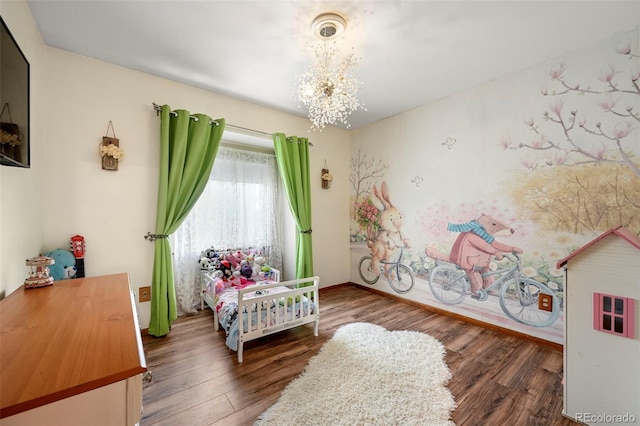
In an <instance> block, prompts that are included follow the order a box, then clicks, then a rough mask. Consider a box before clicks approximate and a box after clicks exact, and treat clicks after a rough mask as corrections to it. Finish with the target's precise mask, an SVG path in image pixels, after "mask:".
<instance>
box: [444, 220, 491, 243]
mask: <svg viewBox="0 0 640 426" xmlns="http://www.w3.org/2000/svg"><path fill="white" fill-rule="evenodd" d="M447 231H451V232H473V233H474V234H476V235H478V236H479V237H481V238H482V239H483V240H485V241H486V242H488V243H489V244H491V243H493V242H494V241H495V238H494V237H493V235H490V234H489V233H488V232H487V231H486V230H485V229H484V226H482V225H480V224H479V223H478V222H477V221H475V220H472V221H471V222H467V223H449V224H448V225H447Z"/></svg>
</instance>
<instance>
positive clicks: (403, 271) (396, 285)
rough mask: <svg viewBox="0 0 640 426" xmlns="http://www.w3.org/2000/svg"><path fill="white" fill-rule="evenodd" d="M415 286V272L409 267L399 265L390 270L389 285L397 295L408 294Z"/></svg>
mask: <svg viewBox="0 0 640 426" xmlns="http://www.w3.org/2000/svg"><path fill="white" fill-rule="evenodd" d="M413 284H414V280H413V271H412V270H411V268H409V267H408V266H407V265H403V264H398V265H396V266H392V267H391V268H390V269H389V285H390V286H391V288H392V289H394V290H395V292H396V293H406V292H408V291H409V290H411V289H412V288H413Z"/></svg>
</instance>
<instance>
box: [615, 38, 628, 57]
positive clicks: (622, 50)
mask: <svg viewBox="0 0 640 426" xmlns="http://www.w3.org/2000/svg"><path fill="white" fill-rule="evenodd" d="M616 52H618V53H619V54H621V55H628V54H629V53H631V43H629V42H628V41H625V42H624V43H620V44H619V45H618V47H616Z"/></svg>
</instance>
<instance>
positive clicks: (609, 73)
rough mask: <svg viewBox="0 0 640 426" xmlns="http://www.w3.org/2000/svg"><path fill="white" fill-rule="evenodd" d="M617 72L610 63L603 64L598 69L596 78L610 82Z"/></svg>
mask: <svg viewBox="0 0 640 426" xmlns="http://www.w3.org/2000/svg"><path fill="white" fill-rule="evenodd" d="M617 73H618V72H617V71H616V70H615V69H614V68H613V67H612V66H611V65H605V66H604V67H602V68H601V69H600V72H599V73H598V75H596V78H597V79H598V80H600V81H604V82H605V83H611V80H613V77H614V76H615V75H616V74H617Z"/></svg>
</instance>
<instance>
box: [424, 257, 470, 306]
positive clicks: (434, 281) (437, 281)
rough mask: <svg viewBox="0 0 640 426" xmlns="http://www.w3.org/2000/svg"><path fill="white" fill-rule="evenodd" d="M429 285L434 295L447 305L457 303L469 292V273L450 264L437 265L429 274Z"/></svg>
mask: <svg viewBox="0 0 640 426" xmlns="http://www.w3.org/2000/svg"><path fill="white" fill-rule="evenodd" d="M429 287H430V288H431V292H432V293H433V295H434V296H435V297H436V299H438V300H439V301H441V302H442V303H446V304H447V305H457V304H458V303H460V302H462V301H463V300H464V298H465V297H466V296H467V294H468V293H469V280H468V279H467V274H466V273H465V272H464V271H461V270H460V269H458V268H455V267H453V266H450V265H437V266H436V267H435V268H433V269H432V270H431V274H429Z"/></svg>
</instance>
